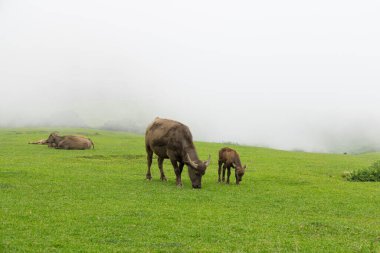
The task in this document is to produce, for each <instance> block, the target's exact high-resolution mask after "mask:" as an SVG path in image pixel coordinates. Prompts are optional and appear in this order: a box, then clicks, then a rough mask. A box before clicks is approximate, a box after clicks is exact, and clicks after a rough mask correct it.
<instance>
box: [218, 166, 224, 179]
mask: <svg viewBox="0 0 380 253" xmlns="http://www.w3.org/2000/svg"><path fill="white" fill-rule="evenodd" d="M222 164H223V162H222V161H218V182H219V183H220V173H221V172H222Z"/></svg>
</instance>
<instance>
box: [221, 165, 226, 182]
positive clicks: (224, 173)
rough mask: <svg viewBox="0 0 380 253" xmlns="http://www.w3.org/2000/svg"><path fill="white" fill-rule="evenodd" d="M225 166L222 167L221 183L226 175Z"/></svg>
mask: <svg viewBox="0 0 380 253" xmlns="http://www.w3.org/2000/svg"><path fill="white" fill-rule="evenodd" d="M226 168H227V166H226V164H224V165H223V175H222V182H224V178H225V175H226Z"/></svg>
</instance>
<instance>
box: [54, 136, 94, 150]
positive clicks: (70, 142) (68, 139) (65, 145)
mask: <svg viewBox="0 0 380 253" xmlns="http://www.w3.org/2000/svg"><path fill="white" fill-rule="evenodd" d="M47 143H48V145H49V147H54V148H58V149H90V148H91V147H92V148H94V147H95V146H94V143H93V142H92V141H91V140H90V139H88V138H86V137H82V136H74V135H67V136H59V135H58V134H57V133H51V134H50V136H49V138H48V139H47Z"/></svg>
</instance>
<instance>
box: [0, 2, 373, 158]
mask: <svg viewBox="0 0 380 253" xmlns="http://www.w3.org/2000/svg"><path fill="white" fill-rule="evenodd" d="M379 12H380V3H379V2H377V1H366V2H361V3H360V4H359V3H357V2H355V1H319V2H317V3H310V2H304V1H288V2H283V1H278V0H275V1H267V2H258V3H252V2H250V1H234V2H232V1H231V2H230V1H192V2H182V1H174V2H173V1H160V2H156V1H138V2H126V1H107V3H106V2H103V1H91V2H90V1H72V0H71V1H65V2H55V1H47V0H41V1H38V2H36V1H30V0H25V1H19V0H13V1H10V0H3V1H1V2H0V92H1V94H2V99H1V100H0V127H20V126H23V127H25V126H58V125H61V126H88V127H93V128H107V127H108V128H114V129H121V130H134V129H136V130H139V129H145V127H146V125H147V124H148V123H150V122H151V121H152V120H153V119H154V118H155V117H156V116H159V117H162V118H171V119H175V120H178V121H181V122H183V123H185V124H186V125H188V126H189V127H190V129H191V131H192V133H193V136H194V139H195V140H200V141H215V142H234V143H240V144H246V145H259V146H266V147H272V148H279V149H285V150H295V149H299V150H305V151H314V152H359V151H366V150H380V110H379V108H380V71H379V69H380V61H379V59H380V58H379V57H380V48H379V46H378V45H380V30H379V29H378V24H379V23H380V16H379V15H378V13H379Z"/></svg>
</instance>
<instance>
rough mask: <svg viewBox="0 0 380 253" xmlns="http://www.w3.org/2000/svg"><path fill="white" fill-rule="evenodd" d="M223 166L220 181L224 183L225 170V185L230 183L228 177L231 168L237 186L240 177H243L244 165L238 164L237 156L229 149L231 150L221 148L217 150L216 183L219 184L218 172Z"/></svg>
mask: <svg viewBox="0 0 380 253" xmlns="http://www.w3.org/2000/svg"><path fill="white" fill-rule="evenodd" d="M222 164H224V165H223V178H222V181H223V182H224V176H225V173H226V169H227V184H229V183H230V175H231V167H232V168H235V178H236V184H239V183H240V181H241V180H242V177H243V176H244V172H245V168H246V167H247V166H246V165H244V166H242V165H241V162H240V157H239V154H238V153H237V152H236V151H235V150H233V149H231V148H227V147H226V148H222V149H221V150H219V161H218V166H219V167H218V182H220V172H221V169H222Z"/></svg>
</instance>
